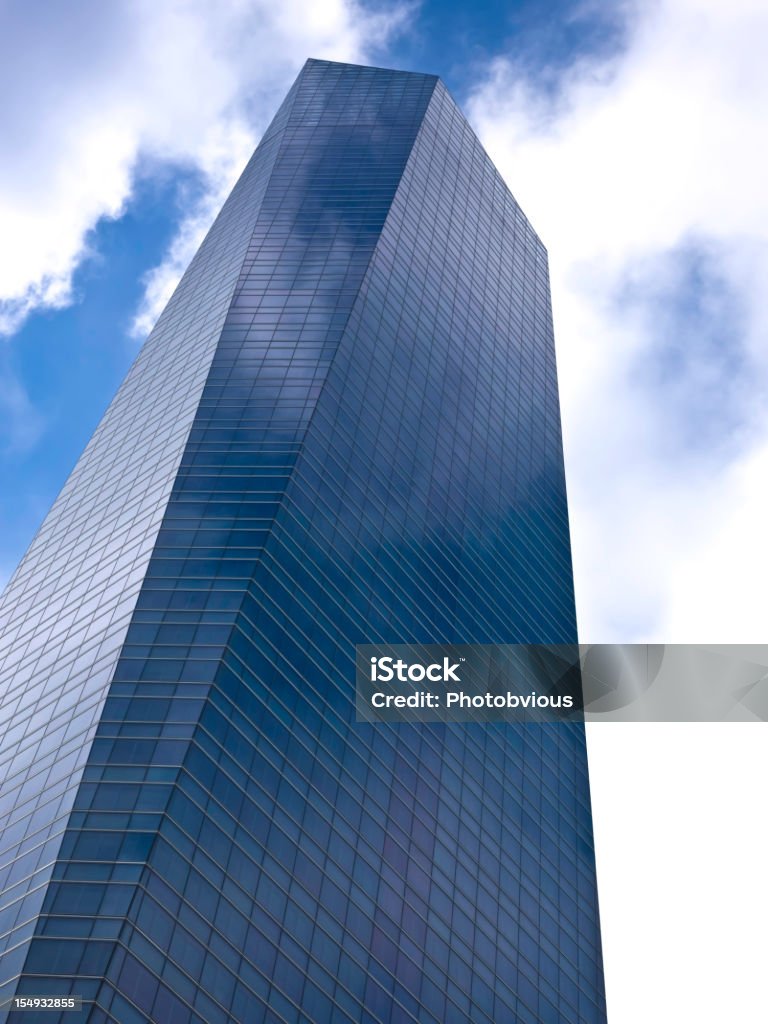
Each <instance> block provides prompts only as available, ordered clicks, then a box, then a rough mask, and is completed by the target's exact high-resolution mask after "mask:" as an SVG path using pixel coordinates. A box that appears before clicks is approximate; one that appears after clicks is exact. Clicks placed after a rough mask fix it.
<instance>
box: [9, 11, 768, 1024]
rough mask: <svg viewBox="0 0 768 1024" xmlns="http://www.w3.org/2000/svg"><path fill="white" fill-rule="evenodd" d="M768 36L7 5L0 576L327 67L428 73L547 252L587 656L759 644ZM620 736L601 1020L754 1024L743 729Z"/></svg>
mask: <svg viewBox="0 0 768 1024" xmlns="http://www.w3.org/2000/svg"><path fill="white" fill-rule="evenodd" d="M766 38H768V8H766V5H765V3H764V0H729V2H728V3H727V4H726V3H724V2H723V0H579V2H549V3H546V4H545V3H542V2H533V0H524V2H520V3H512V2H508V3H502V2H497V0H496V2H488V0H477V2H475V3H472V4H466V3H465V4H459V3H455V2H454V3H448V2H437V0H425V2H422V3H418V2H417V0H406V2H404V3H401V4H397V3H392V4H390V5H388V6H381V5H379V6H376V7H366V6H361V5H359V4H355V3H352V2H351V0H324V2H323V3H322V4H320V3H318V2H316V0H283V2H282V3H280V4H275V3H274V0H217V2H216V3H215V4H214V3H211V2H210V0H111V2H110V3H104V2H103V0H73V2H71V3H67V4H64V3H61V2H60V0H36V2H35V3H29V2H28V0H5V2H4V3H3V4H2V6H0V92H1V93H2V95H3V97H4V103H3V104H2V106H0V146H2V159H0V328H1V329H2V336H0V480H2V486H1V487H0V582H2V581H4V579H5V578H7V577H8V576H9V575H10V573H11V572H12V571H13V568H14V567H15V565H16V563H17V562H18V560H19V558H20V557H21V555H22V554H23V552H24V550H25V548H26V546H27V544H28V542H29V540H30V538H31V537H32V535H33V533H34V531H35V530H36V529H37V527H38V526H39V524H40V522H41V521H42V519H43V516H44V515H45V513H46V511H47V509H48V507H49V506H50V504H51V502H52V500H53V498H54V497H55V495H56V493H57V492H58V490H59V489H60V487H61V486H62V484H63V483H64V481H65V479H66V477H67V475H68V473H69V471H70V470H71V468H72V466H73V465H74V463H75V461H76V459H77V457H78V455H79V453H80V452H81V450H82V448H83V447H84V445H85V443H86V442H87V440H88V438H89V437H90V435H91V433H92V431H93V429H94V428H95V426H96V424H97V423H98V420H99V418H100V416H101V414H102V413H103V411H104V409H105V408H106V406H107V404H108V402H109V400H110V399H111V397H112V395H113V394H114V392H115V390H116V388H117V386H118V385H119V383H120V380H121V379H122V377H123V376H124V374H125V371H126V370H127V368H128V366H129V365H130V362H131V361H132V359H133V358H134V357H135V355H136V353H137V351H138V349H139V346H140V344H141V340H142V337H143V336H146V333H147V332H148V330H149V328H150V327H151V324H152V322H153V318H154V317H155V316H156V315H157V313H158V312H159V310H160V308H162V304H163V299H164V297H165V296H166V295H167V294H168V290H169V288H170V287H172V285H173V282H174V280H176V279H178V276H179V275H180V273H181V271H182V270H183V268H184V266H185V265H186V263H187V262H188V260H189V258H190V257H191V255H192V253H193V252H194V249H195V247H196V245H197V242H198V240H199V238H200V235H201V232H203V231H204V230H205V227H206V226H207V225H208V224H209V223H210V222H211V220H212V218H213V216H214V214H215V212H216V210H217V209H218V208H219V206H220V205H221V203H222V202H223V199H224V197H225V196H226V194H227V193H228V191H229V189H230V187H231V185H232V183H233V181H234V179H235V177H236V175H237V174H238V172H239V171H240V170H241V169H242V167H243V165H244V164H245V161H246V159H247V157H248V156H249V155H250V152H251V151H252V149H253V147H254V145H255V144H256V142H257V140H258V138H259V137H260V135H261V133H262V132H263V130H264V128H265V127H266V125H267V123H268V121H269V119H270V117H271V115H272V114H273V112H274V111H275V109H276V107H277V105H278V103H279V101H280V99H281V98H282V96H283V95H284V93H285V92H286V90H287V88H288V86H289V85H290V83H291V81H292V80H293V78H294V77H295V75H296V73H297V72H298V70H299V68H300V66H301V64H302V63H303V61H304V59H305V58H306V57H307V56H314V57H324V58H329V59H336V60H350V61H357V62H363V63H364V62H371V63H377V64H381V65H389V66H394V67H401V68H409V69H413V70H421V71H430V72H435V73H438V74H440V75H441V76H442V77H443V78H444V80H445V81H446V83H447V84H448V86H449V88H450V89H451V91H452V92H453V94H454V95H455V97H456V98H457V100H458V101H459V103H460V104H461V106H462V107H463V108H464V110H465V111H466V113H467V114H468V116H469V119H470V121H471V122H472V124H473V126H474V127H475V129H476V130H477V132H478V133H479V135H480V138H481V140H482V141H483V143H484V145H485V146H486V148H487V149H488V151H489V153H490V155H491V157H492V158H493V159H494V161H495V162H496V163H497V165H498V167H499V169H500V171H501V172H502V174H503V175H504V177H505V179H506V181H507V182H508V184H509V186H510V188H511V189H512V191H513V192H514V194H515V195H516V197H517V198H518V199H519V201H520V202H521V205H522V206H523V209H524V210H525V212H526V213H527V214H528V215H529V217H530V218H531V220H532V222H533V224H534V226H535V227H536V229H537V231H538V232H539V234H540V235H541V237H542V238H543V240H544V242H545V244H546V245H547V246H548V248H549V253H550V266H551V274H552V291H553V303H554V314H555V334H556V341H557V353H558V367H559V376H560V394H561V403H562V412H563V424H564V433H565V451H566V469H567V474H568V486H569V500H570V512H571V531H572V543H573V553H574V566H575V578H576V592H577V605H578V615H579V623H580V631H581V637H582V639H583V640H584V641H585V642H610V641H619V642H628V641H633V640H636V641H646V640H657V641H664V642H699V643H701V642H718V643H727V642H759V641H760V640H761V639H762V638H764V635H765V623H766V619H767V616H766V603H767V602H766V596H765V584H764V580H765V579H766V578H767V577H768V545H766V544H765V542H764V536H765V515H766V513H765V509H766V507H768V401H766V396H767V394H768V344H766V339H767V338H768V304H766V302H765V282H766V280H768V190H767V189H766V188H765V182H766V181H767V180H768V147H766V146H765V143H764V136H765V113H766V110H768V61H766V60H765V54H764V50H765V39H766ZM632 729H633V727H631V726H626V727H611V728H608V727H605V726H603V727H601V726H596V727H594V729H593V730H591V731H590V734H589V755H590V765H591V778H592V787H593V802H594V808H595V822H596V839H597V849H598V871H599V877H600V900H601V915H602V920H603V933H604V937H605V941H606V947H605V948H606V964H607V984H608V996H609V1006H610V1007H611V1014H612V1020H613V1021H615V1022H617V1024H645V1022H646V1021H647V1020H656V1021H660V1022H661V1024H667V1022H668V1024H672V1022H674V1024H678V1022H680V1021H688V1020H694V1019H695V1020H696V1021H697V1022H698V1024H708V1022H712V1024H714V1022H715V1021H717V1022H720V1021H723V1020H738V1021H740V1022H744V1024H751V1022H753V1021H754V1022H757V1021H758V1020H762V1019H763V1016H764V1010H763V1003H764V993H763V992H762V991H758V979H760V978H761V975H762V970H763V968H764V962H763V961H764V949H765V940H764V932H765V925H764V922H765V919H766V917H768V896H766V889H765V886H764V885H763V884H762V882H761V881H760V879H762V876H763V873H764V867H763V865H764V858H765V849H766V846H767V845H768V837H767V836H766V831H765V828H766V826H765V815H764V814H759V813H758V814H756V813H755V807H756V806H760V805H761V802H764V795H763V793H762V788H763V780H764V779H765V777H766V772H768V756H767V752H768V745H766V744H765V741H764V737H763V736H762V735H760V733H761V730H760V727H759V726H757V727H742V729H741V730H740V731H738V734H736V733H734V732H733V730H731V731H729V730H728V727H726V726H725V725H723V726H721V727H716V728H712V729H708V728H707V727H705V726H695V727H692V729H691V730H686V729H685V727H673V726H670V727H668V728H665V727H663V726H657V727H651V726H640V727H639V729H640V731H638V732H633V731H632ZM718 887H719V888H718ZM702 892H705V893H706V894H707V897H708V898H707V899H706V900H703V899H702V897H701V894H702ZM660 921H663V926H660V924H659V922H660ZM724 936H727V941H726V940H725V939H724V938H723V937H724ZM703 978H706V983H703V982H702V979H703Z"/></svg>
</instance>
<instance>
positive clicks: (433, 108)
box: [0, 61, 605, 1024]
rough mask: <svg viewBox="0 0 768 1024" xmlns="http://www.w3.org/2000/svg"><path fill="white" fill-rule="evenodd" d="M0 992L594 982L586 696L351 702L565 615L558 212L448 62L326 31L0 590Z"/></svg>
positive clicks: (15, 1014)
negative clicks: (397, 665) (485, 716)
mask: <svg viewBox="0 0 768 1024" xmlns="http://www.w3.org/2000/svg"><path fill="white" fill-rule="evenodd" d="M0 637H1V639H0V686H1V687H2V711H1V715H2V725H0V729H2V748H1V755H0V757H1V760H2V765H1V766H0V780H1V786H2V788H1V790H0V827H1V828H2V841H1V842H0V887H1V888H2V893H3V895H2V900H1V901H0V954H1V955H2V960H1V961H0V983H2V988H1V989H0V999H2V1000H4V1001H6V1002H7V1001H8V1000H10V999H11V998H12V997H15V996H16V997H22V996H25V997H47V998H50V999H55V998H59V997H62V996H70V995H71V996H74V997H76V998H77V999H78V1000H82V1003H81V1005H80V1008H79V1009H78V1008H75V1009H67V1010H60V1009H58V1010H57V1009H54V1010H45V1011H42V1010H39V1009H32V1010H29V1009H26V1010H24V1011H21V1010H6V1011H5V1012H6V1013H7V1014H8V1015H9V1019H10V1020H12V1021H14V1022H16V1021H20V1022H26V1024H30V1022H31V1021H34V1020H38V1019H39V1020H40V1021H44V1022H46V1024H53V1022H54V1021H62V1022H64V1024H78V1022H80V1021H88V1022H89V1024H102V1022H107V1021H115V1022H120V1024H146V1022H147V1021H159V1022H162V1024H187V1022H196V1024H201V1022H206V1024H224V1022H229V1021H238V1022H260V1021H265V1022H270V1024H277V1022H291V1024H293V1022H296V1024H298V1022H302V1024H308V1022H313V1024H323V1022H337V1021H338V1022H350V1024H375V1022H389V1021H394V1022H401V1021H402V1022H409V1021H410V1022H454V1021H456V1022H464V1021H471V1022H477V1024H504V1022H510V1024H512V1022H514V1024H535V1022H542V1024H576V1022H579V1024H600V1022H603V1021H604V1020H605V1008H604V997H603V984H602V967H601V956H600V938H599V925H598V916H597V899H596V887H595V866H594V851H593V843H592V825H591V814H590V803H589V786H588V779H587V762H586V754H585V747H584V732H583V727H581V726H580V725H578V724H564V723H563V724H547V725H517V726H515V725H509V724H501V723H494V724H485V725H482V724H474V723H473V724H467V725H456V724H453V725H450V724H449V725H444V724H434V725H412V724H387V725H384V724H379V725H374V724H368V723H359V722H357V721H356V720H355V713H354V664H355V644H358V643H374V642H387V643H389V642H392V643H405V642H411V641H413V642H418V643H439V642H452V643H470V642H477V643H517V642H531V643H559V642H573V641H574V640H575V639H576V623H575V614H574V602H573V586H572V572H571V559H570V546H569V535H568V519H567V503H566V492H565V480H564V473H563V460H562V444H561V435H560V420H559V407H558V395H557V380H556V372H555V356H554V346H553V336H552V318H551V307H550V297H549V284H548V273H547V256H546V252H545V249H544V247H543V246H542V244H541V242H540V241H539V239H538V237H537V236H536V234H535V233H534V231H533V230H532V228H531V226H530V224H529V223H528V221H527V220H526V218H525V216H524V215H523V213H522V211H521V210H520V208H519V207H518V205H517V203H516V202H515V200H514V199H513V198H512V196H511V195H510V193H509V191H508V189H507V188H506V186H505V185H504V182H503V181H502V180H501V178H500V177H499V175H498V173H497V171H496V170H495V169H494V167H493V165H492V164H491V162H490V160H489V159H488V157H487V155H486V154H485V152H484V151H483V149H482V147H481V145H480V144H479V142H478V140H477V138H476V137H475V135H474V134H473V132H472V130H471V129H470V127H469V126H468V124H467V122H466V121H465V119H464V118H463V116H462V115H461V113H460V112H459V110H458V109H457V107H456V105H455V104H454V102H453V101H452V99H451V97H450V96H449V94H448V93H447V91H446V89H445V88H444V86H443V85H442V83H441V82H440V81H439V80H438V79H437V78H435V77H432V76H429V75H421V74H411V73H405V72H399V71H386V70H380V69H374V68H365V67H355V66H351V65H342V64H332V63H328V62H324V61H309V62H308V63H307V64H306V65H305V67H304V69H303V71H302V72H301V74H300V75H299V77H298V79H297V81H296V82H295V84H294V86H293V87H292V89H291V91H290V92H289V94H288V96H287V97H286V99H285V101H284V102H283V104H282V106H281V107H280V109H279V111H278V113H277V115H276V116H275V118H274V120H273V122H272V124H271V125H270V127H269V129H268V131H267V133H266V135H265V136H264V139H263V140H262V142H261V144H260V145H259V147H258V149H257V150H256V152H255V154H254V156H253V158H252V159H251V161H250V163H249V164H248V166H247V167H246V169H245V171H244V173H243V175H242V177H241V179H240V180H239V182H238V183H237V185H236V186H235V188H234V190H233V192H232V194H231V196H230V198H229V199H228V200H227V202H226V204H225V205H224V207H223V209H222V211H221V213H220V215H219V217H218V218H217V220H216V222H215V223H214V225H213V227H212V228H211V230H210V232H209V234H208V236H207V237H206V239H205V241H204V242H203V244H202V246H201V248H200V250H199V252H198V253H197V255H196V256H195V258H194V260H193V261H192V263H191V265H190V267H189V269H188V270H187V272H186V274H185V275H184V277H183V279H182V281H181V282H180V284H179V286H178V288H177V290H176V292H175V294H174V295H173V297H172V299H171V300H170V302H169V304H168V306H167V308H166V309H165V311H164V312H163V314H162V316H161V317H160V319H159V321H158V323H157V326H156V327H155V329H154V330H153V332H152V334H151V335H150V337H149V339H148V340H147V342H146V344H145V346H144V347H143V349H142V351H141V353H140V354H139V356H138V358H137V360H136V362H135V363H134V365H133V367H132V368H131V370H130V372H129V374H128V376H127V378H126V380H125V381H124V383H123V385H122V386H121V388H120V390H119V391H118V393H117V395H116V397H115V399H114V401H113V402H112V404H111V405H110V407H109V409H108V410H107V412H106V414H105V416H104V418H103V420H102V422H101V424H100V426H99V427H98V429H97V431H96V433H95V434H94V436H93V438H92V440H91V441H90V443H89V445H88V447H87V448H86V450H85V452H84V453H83V455H82V457H81V458H80V460H79V462H78V463H77V465H76V467H75V469H74V471H73V473H72V475H71V477H70V478H69V480H68V482H67V484H66V485H65V487H64V489H63V491H62V493H61V494H60V496H59V497H58V499H57V500H56V502H55V504H54V506H53V508H52V509H51V511H50V513H49V515H48V516H47V518H46V519H45V522H44V523H43V525H42V527H41V528H40V531H39V532H38V534H37V536H36V537H35V539H34V541H33V542H32V545H31V547H30V549H29V551H28V553H27V554H26V556H25V558H24V559H23V561H22V563H21V565H20V566H19V568H18V570H17V571H16V573H15V575H14V576H13V578H12V580H11V581H10V583H9V585H8V587H7V589H6V591H5V593H4V595H3V598H2V602H1V603H0Z"/></svg>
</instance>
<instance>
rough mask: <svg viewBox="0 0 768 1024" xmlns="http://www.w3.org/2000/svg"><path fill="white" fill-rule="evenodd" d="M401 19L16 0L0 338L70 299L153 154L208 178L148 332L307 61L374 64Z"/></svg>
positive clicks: (9, 60)
mask: <svg viewBox="0 0 768 1024" xmlns="http://www.w3.org/2000/svg"><path fill="white" fill-rule="evenodd" d="M404 11H405V8H403V7H398V6H396V5H395V6H393V7H392V8H391V10H390V11H389V12H387V13H379V14H375V13H371V12H369V11H367V10H366V9H365V8H364V7H362V6H361V5H359V4H358V3H356V2H354V0H325V2H324V3H322V4H318V3H315V2H313V0H283V2H281V3H279V4H275V3H272V2H270V0H226V2H220V3H216V4H211V3H208V2H207V0H131V2H128V0H121V2H115V3H110V4H104V3H101V2H100V0H82V2H80V3H77V4H66V5H62V4H58V3H56V2H54V0H48V2H45V0H41V2H40V3H39V4H36V5H35V9H34V11H32V10H31V9H30V7H29V5H28V4H25V3H23V2H22V0H11V2H10V3H8V4H5V5H4V6H3V11H2V14H1V15H0V40H3V42H0V89H1V90H2V93H3V95H4V96H5V97H6V102H5V103H4V104H3V108H2V112H0V136H1V137H2V138H3V140H4V144H5V145H4V150H5V153H4V159H3V162H2V165H0V282H2V284H0V333H5V334H9V333H12V332H14V331H15V330H17V329H18V328H19V326H20V325H21V324H22V322H23V321H24V319H25V317H26V316H27V315H28V314H29V313H30V312H31V311H32V310H34V309H40V308H43V307H47V308H58V307H61V306H63V305H66V304H67V303H69V302H71V301H72V292H71V287H72V274H73V272H74V270H75V269H76V267H77V266H78V264H79V262H80V261H81V260H82V259H83V257H84V256H85V255H86V253H87V242H86V239H87V236H88V232H89V231H90V230H91V229H92V228H93V227H94V225H95V224H96V223H97V222H98V221H99V220H100V219H101V218H103V217H107V218H113V217H118V216H120V214H121V213H122V212H123V211H124V209H125V207H126V204H127V203H128V202H129V200H130V197H131V190H132V186H133V181H134V178H135V174H136V171H137V168H138V167H139V165H140V162H141V161H147V160H148V161H150V162H151V161H160V162H161V163H164V164H172V165H181V166H183V167H184V168H185V169H187V170H192V171H193V172H196V173H197V174H198V175H199V176H200V179H201V183H202V188H201V194H200V198H199V199H198V200H197V202H196V203H195V204H194V207H193V209H191V210H190V211H188V216H187V218H186V219H185V221H184V223H183V224H182V225H181V226H180V230H179V234H178V237H177V238H176V240H175V241H174V243H173V245H172V247H171V251H170V253H169V256H168V259H167V261H166V262H165V263H164V265H163V267H162V268H158V270H157V271H156V272H155V273H154V274H153V275H151V277H150V279H149V281H148V291H147V296H146V299H145V302H144V305H143V307H142V310H141V311H140V313H139V316H138V318H137V325H136V326H137V329H139V330H144V331H146V330H147V328H148V326H149V325H150V322H151V321H152V320H153V319H154V316H155V315H156V313H157V312H158V311H159V308H158V307H159V306H160V307H161V306H162V304H163V301H164V299H165V297H166V295H167V292H168V289H169V288H170V287H171V286H172V283H173V282H174V281H175V279H176V278H177V277H178V276H179V274H180V271H181V270H182V269H183V267H184V265H185V264H186V262H187V261H188V258H189V256H190V255H191V254H192V252H193V251H194V248H195V246H196V245H197V242H198V241H199V238H200V235H201V233H202V231H203V230H204V228H205V227H207V225H208V224H209V223H210V220H211V218H212V214H213V212H214V211H215V209H216V208H217V207H218V205H220V203H221V200H222V199H223V196H224V195H226V192H227V191H228V189H229V188H230V186H231V184H232V182H233V180H234V178H235V177H236V175H237V173H238V172H239V170H241V169H242V166H243V164H244V163H245V159H246V157H247V156H248V155H249V154H250V151H251V150H252V149H253V146H254V144H255V141H256V140H257V138H258V136H259V135H260V133H261V132H262V131H263V129H264V127H265V124H266V121H267V119H268V117H269V116H270V115H271V114H272V113H273V112H274V109H275V108H276V106H277V104H278V102H279V100H280V99H281V98H282V95H283V94H284V92H285V90H286V88H287V86H288V84H289V83H290V81H291V80H292V79H293V77H294V76H295V75H296V73H297V71H298V69H299V68H300V66H301V64H302V63H303V61H304V59H305V58H306V57H308V56H315V57H327V58H330V59H344V60H366V59H368V58H369V57H370V56H371V54H372V53H374V52H376V50H377V49H378V48H379V47H380V46H381V45H383V44H384V42H385V41H386V40H387V39H388V38H389V36H390V35H391V33H392V32H393V30H394V29H395V28H396V27H397V26H398V25H400V24H401V22H402V20H403V18H404V16H405V15H404ZM13 97H15V98H16V99H15V102H14V101H13V100H12V99H11V101H10V102H8V101H9V98H13Z"/></svg>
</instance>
